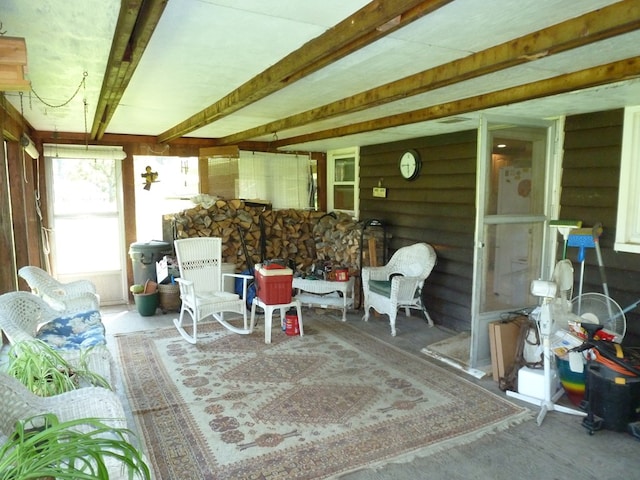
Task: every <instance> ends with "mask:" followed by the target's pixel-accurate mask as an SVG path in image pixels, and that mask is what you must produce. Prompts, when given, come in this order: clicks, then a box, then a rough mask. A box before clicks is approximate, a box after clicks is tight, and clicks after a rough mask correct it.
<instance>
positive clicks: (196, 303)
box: [173, 237, 253, 344]
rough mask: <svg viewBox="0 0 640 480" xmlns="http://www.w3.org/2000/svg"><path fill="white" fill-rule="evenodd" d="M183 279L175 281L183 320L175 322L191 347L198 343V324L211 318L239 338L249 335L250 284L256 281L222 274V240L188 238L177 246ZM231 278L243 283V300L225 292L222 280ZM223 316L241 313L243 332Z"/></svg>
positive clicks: (215, 238) (236, 275)
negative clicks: (188, 325)
mask: <svg viewBox="0 0 640 480" xmlns="http://www.w3.org/2000/svg"><path fill="white" fill-rule="evenodd" d="M174 245H175V250H176V257H177V260H178V268H179V270H180V277H179V278H176V281H177V282H178V285H179V287H180V298H181V300H182V307H181V308H180V317H179V318H176V319H174V320H173V323H174V324H175V326H176V328H177V329H178V331H179V332H180V334H181V335H182V336H183V337H184V339H185V340H187V341H188V342H189V343H193V344H195V343H196V342H197V333H198V322H199V321H201V320H202V319H204V318H206V317H209V316H212V317H213V318H215V319H216V320H217V321H218V322H219V323H220V324H221V325H223V326H224V327H225V328H227V329H228V330H231V331H232V332H235V333H239V334H249V333H251V332H252V330H253V326H252V325H247V305H246V302H245V300H244V299H245V298H246V297H247V282H248V281H249V280H251V279H252V278H253V277H252V276H251V275H242V274H235V273H233V274H232V273H225V274H221V271H222V239H221V238H218V237H197V238H185V239H182V240H176V241H175V242H174ZM223 276H224V277H226V276H232V277H237V278H242V279H243V294H242V298H241V297H240V296H239V295H238V294H236V293H231V292H225V291H224V290H223V285H224V281H223V278H222V277H223ZM224 312H232V313H239V314H241V315H242V317H243V319H244V328H240V327H236V326H234V325H232V324H230V323H229V322H227V321H226V320H225V319H224ZM185 313H187V314H189V315H190V316H191V320H192V322H193V327H192V333H191V335H190V334H189V333H188V332H187V331H186V330H185V327H184V320H185V318H184V316H185Z"/></svg>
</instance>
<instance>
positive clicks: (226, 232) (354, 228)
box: [174, 200, 382, 273]
mask: <svg viewBox="0 0 640 480" xmlns="http://www.w3.org/2000/svg"><path fill="white" fill-rule="evenodd" d="M174 222H175V232H176V238H178V239H180V238H191V237H221V238H222V244H223V253H222V254H223V261H224V262H226V263H233V264H235V265H236V270H237V271H244V270H246V269H248V267H247V265H252V266H253V265H255V264H256V263H260V262H263V261H265V260H273V259H282V260H284V261H286V262H287V263H289V264H292V266H295V269H296V270H298V271H301V272H304V271H307V270H308V269H309V268H310V266H311V265H313V264H315V263H317V262H318V261H319V260H321V261H329V262H331V263H332V264H333V265H336V266H342V267H346V268H348V269H349V271H350V272H351V273H356V272H357V271H359V265H360V248H361V246H360V239H361V235H362V230H361V224H359V223H357V222H355V221H354V220H353V219H352V218H351V217H350V216H348V215H335V216H334V215H333V214H331V215H327V214H325V213H324V212H316V211H310V210H295V209H284V210H271V209H268V208H266V207H265V206H262V205H258V206H256V205H255V204H250V203H249V204H248V203H246V202H244V201H243V200H217V201H216V202H215V203H214V204H213V205H211V206H210V207H208V208H206V207H204V206H202V205H198V206H195V207H193V208H190V209H187V210H184V211H182V212H179V213H177V214H175V215H174ZM365 241H366V240H365ZM378 243H379V244H380V246H381V245H382V242H381V241H380V242H378ZM245 250H246V254H245ZM246 256H248V257H249V262H247V258H246ZM365 256H366V254H365Z"/></svg>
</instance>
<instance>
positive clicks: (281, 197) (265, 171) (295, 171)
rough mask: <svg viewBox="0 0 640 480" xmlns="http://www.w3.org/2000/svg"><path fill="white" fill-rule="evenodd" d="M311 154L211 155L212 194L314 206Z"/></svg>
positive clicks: (287, 205) (286, 205)
mask: <svg viewBox="0 0 640 480" xmlns="http://www.w3.org/2000/svg"><path fill="white" fill-rule="evenodd" d="M314 168H315V166H314V165H313V164H312V162H311V159H310V157H309V155H303V154H290V153H267V152H247V151H242V150H241V151H240V156H239V158H228V157H209V159H208V174H209V179H208V185H209V192H208V193H209V194H210V195H213V196H215V197H219V198H223V199H227V200H229V199H232V198H242V199H246V200H260V201H266V202H269V203H271V205H272V207H273V208H275V209H281V208H298V209H309V208H312V209H313V208H315V204H316V199H315V197H316V193H315V181H314V172H313V170H314Z"/></svg>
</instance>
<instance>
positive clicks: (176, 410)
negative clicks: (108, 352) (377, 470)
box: [116, 314, 530, 480]
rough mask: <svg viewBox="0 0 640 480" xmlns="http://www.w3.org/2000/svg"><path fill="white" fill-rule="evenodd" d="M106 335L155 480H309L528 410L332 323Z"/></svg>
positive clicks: (511, 420)
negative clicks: (267, 337) (295, 332)
mask: <svg viewBox="0 0 640 480" xmlns="http://www.w3.org/2000/svg"><path fill="white" fill-rule="evenodd" d="M198 337H199V339H198V343H197V344H196V345H190V344H188V343H187V342H185V341H184V339H182V337H180V335H179V334H178V332H177V331H176V330H175V329H174V328H162V329H158V330H155V331H147V332H140V333H133V334H124V335H121V336H117V337H116V341H117V343H118V350H119V352H120V353H119V356H120V361H121V368H122V373H123V383H124V387H125V393H126V395H127V398H128V402H129V404H130V408H131V410H132V414H133V418H134V419H135V422H136V424H137V425H136V427H137V431H138V433H139V435H140V437H141V439H140V440H141V441H142V442H143V444H144V446H145V448H146V451H147V454H148V458H149V460H150V462H149V463H150V464H151V466H152V468H153V469H154V470H155V475H156V478H158V479H180V480H190V479H194V480H195V479H218V480H219V479H320V478H334V477H336V476H338V475H340V474H342V473H345V472H349V471H352V470H355V469H359V468H363V467H365V466H376V465H379V464H383V463H387V462H390V461H407V460H410V459H411V458H413V457H414V456H415V455H420V456H423V455H428V454H429V453H432V452H436V451H440V450H442V449H445V448H450V447H453V446H455V445H460V444H463V443H467V442H470V441H472V440H475V439H478V438H480V437H481V436H483V435H485V434H488V433H490V432H497V431H500V430H503V429H506V428H508V427H509V426H510V425H513V424H515V423H519V422H520V421H522V420H523V419H525V418H530V413H529V410H527V409H525V408H522V407H518V406H516V405H514V404H512V403H511V402H509V401H508V400H506V399H504V398H502V397H500V396H498V395H494V394H493V393H491V392H488V391H486V390H484V389H482V388H480V387H478V386H476V385H474V384H473V383H471V382H470V381H468V380H466V379H464V378H462V377H461V376H458V375H456V374H455V373H452V372H451V371H447V370H446V369H444V368H442V367H440V366H438V365H435V364H434V363H433V362H431V361H429V360H428V359H421V358H418V357H416V356H415V355H411V354H408V353H405V352H403V351H401V350H399V349H397V348H395V347H393V346H391V345H389V344H386V343H384V342H382V341H380V340H377V339H376V338H374V337H372V336H369V335H368V334H366V333H363V332H362V331H360V330H359V329H358V328H357V326H356V325H354V326H352V325H350V324H349V323H343V322H340V321H338V320H336V319H335V318H333V317H329V316H322V315H313V314H310V315H308V316H306V317H305V321H304V336H303V337H300V336H295V337H294V336H287V335H285V333H284V332H282V331H280V330H278V329H275V328H274V330H273V335H272V342H273V343H271V344H268V345H267V344H265V343H264V332H263V331H261V329H259V330H258V331H256V332H254V333H253V334H252V335H248V336H247V335H236V334H233V333H230V332H228V331H226V330H224V329H222V327H219V326H218V324H217V323H206V324H202V325H200V327H199V332H198Z"/></svg>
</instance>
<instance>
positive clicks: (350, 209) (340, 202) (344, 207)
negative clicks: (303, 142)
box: [327, 147, 360, 218]
mask: <svg viewBox="0 0 640 480" xmlns="http://www.w3.org/2000/svg"><path fill="white" fill-rule="evenodd" d="M359 153H360V151H359V149H358V148H357V147H353V148H349V149H344V150H331V151H329V152H327V176H328V179H327V180H328V181H327V188H328V192H327V209H328V210H329V211H330V212H332V211H339V212H344V213H347V214H349V215H351V216H352V217H354V218H357V216H358V212H359V202H358V200H359V197H358V189H359V177H360V174H359V163H360V162H359V160H360V155H359Z"/></svg>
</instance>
